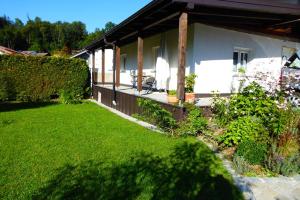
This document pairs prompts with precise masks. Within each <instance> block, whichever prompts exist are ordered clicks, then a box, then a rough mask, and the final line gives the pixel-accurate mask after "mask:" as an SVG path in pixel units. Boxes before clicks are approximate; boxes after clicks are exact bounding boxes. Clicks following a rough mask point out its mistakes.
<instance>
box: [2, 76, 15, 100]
mask: <svg viewBox="0 0 300 200" xmlns="http://www.w3.org/2000/svg"><path fill="white" fill-rule="evenodd" d="M13 88H14V86H13V84H12V81H10V80H9V78H8V77H7V76H6V75H5V74H0V101H7V100H9V99H10V98H11V96H14V90H13Z"/></svg>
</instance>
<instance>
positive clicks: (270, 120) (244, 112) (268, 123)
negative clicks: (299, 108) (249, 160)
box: [213, 82, 288, 136]
mask: <svg viewBox="0 0 300 200" xmlns="http://www.w3.org/2000/svg"><path fill="white" fill-rule="evenodd" d="M280 99H281V97H280V96H279V95H277V94H267V93H266V91H265V90H264V89H263V87H261V86H260V85H259V84H258V83H256V82H252V83H251V84H250V85H248V86H247V87H245V88H243V90H242V91H241V93H238V94H236V95H233V96H231V97H230V99H229V100H228V102H227V101H226V100H225V99H222V98H220V97H218V96H215V97H214V101H213V112H214V114H215V118H216V119H217V122H219V124H220V125H223V126H225V125H227V124H228V123H230V122H231V121H233V120H236V119H238V118H240V117H244V116H253V117H256V118H259V119H260V120H261V123H263V125H264V126H265V127H266V128H267V129H268V131H269V133H270V136H278V135H280V134H281V133H282V132H283V131H284V129H285V126H286V123H287V121H288V120H287V116H286V114H287V113H286V112H284V110H283V109H281V108H280V107H279V103H278V101H279V100H280Z"/></svg>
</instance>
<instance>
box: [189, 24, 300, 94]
mask: <svg viewBox="0 0 300 200" xmlns="http://www.w3.org/2000/svg"><path fill="white" fill-rule="evenodd" d="M284 46H286V47H291V48H300V44H299V43H296V42H289V41H284V40H280V39H275V38H271V37H265V36H261V35H254V34H248V33H243V32H237V31H233V30H227V29H223V28H216V27H212V26H207V25H203V24H195V35H194V63H195V64H194V69H191V71H192V72H193V71H194V72H195V73H196V74H197V75H198V78H197V80H196V85H195V92H196V93H211V92H212V91H219V92H220V93H230V92H231V91H232V86H233V85H236V81H235V80H234V78H233V76H234V75H235V73H234V72H233V51H234V48H235V47H240V48H248V49H250V55H249V58H248V60H249V63H248V64H247V73H248V74H253V71H263V72H272V74H273V75H274V76H275V77H277V78H279V75H280V68H281V66H282V63H281V62H282V59H281V57H282V47H284Z"/></svg>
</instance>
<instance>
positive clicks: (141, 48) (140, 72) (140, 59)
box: [137, 37, 144, 92]
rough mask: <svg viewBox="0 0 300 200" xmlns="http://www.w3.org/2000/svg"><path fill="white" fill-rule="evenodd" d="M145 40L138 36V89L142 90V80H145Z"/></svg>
mask: <svg viewBox="0 0 300 200" xmlns="http://www.w3.org/2000/svg"><path fill="white" fill-rule="evenodd" d="M143 43H144V40H143V38H141V37H138V48H137V64H138V77H137V82H138V84H137V89H138V91H139V92H140V91H142V89H143V88H142V81H143V62H144V61H143V51H144V44H143Z"/></svg>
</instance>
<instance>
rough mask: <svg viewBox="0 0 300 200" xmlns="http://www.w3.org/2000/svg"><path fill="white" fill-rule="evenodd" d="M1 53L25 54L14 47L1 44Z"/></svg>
mask: <svg viewBox="0 0 300 200" xmlns="http://www.w3.org/2000/svg"><path fill="white" fill-rule="evenodd" d="M0 55H24V54H23V53H21V52H18V51H15V50H13V49H10V48H7V47H4V46H0Z"/></svg>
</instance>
